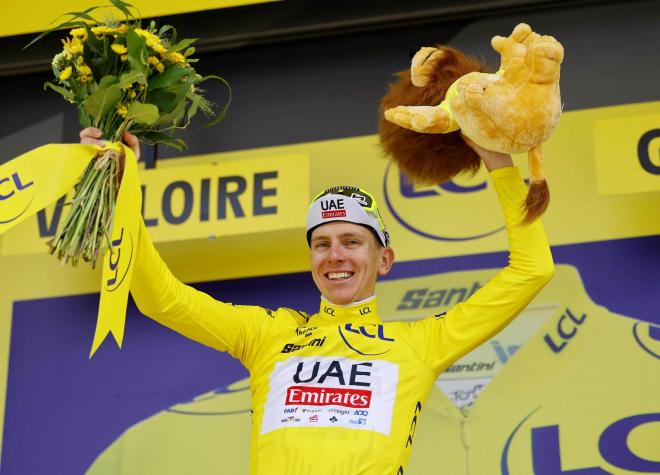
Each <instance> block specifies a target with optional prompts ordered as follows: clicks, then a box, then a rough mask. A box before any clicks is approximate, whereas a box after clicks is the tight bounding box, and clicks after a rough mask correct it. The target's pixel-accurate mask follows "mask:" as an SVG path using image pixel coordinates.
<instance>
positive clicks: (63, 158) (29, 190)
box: [0, 144, 101, 234]
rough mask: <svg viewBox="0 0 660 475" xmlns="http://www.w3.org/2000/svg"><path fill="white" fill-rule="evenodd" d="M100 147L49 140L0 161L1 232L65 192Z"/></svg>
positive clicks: (71, 186)
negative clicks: (11, 158) (2, 163)
mask: <svg viewBox="0 0 660 475" xmlns="http://www.w3.org/2000/svg"><path fill="white" fill-rule="evenodd" d="M100 150H101V149H100V148H99V147H97V146H95V145H72V144H50V145H44V146H43V147H39V148H35V149H34V150H31V151H29V152H27V153H24V154H23V155H20V156H18V157H16V158H14V159H13V160H11V161H9V162H7V163H5V164H4V165H0V234H3V233H4V232H6V231H8V230H10V229H11V228H13V227H14V226H16V225H17V224H18V223H20V222H21V221H23V220H25V219H26V218H29V217H30V216H32V215H33V214H35V213H36V212H37V211H39V210H40V209H42V208H45V207H46V206H48V205H49V204H51V203H53V202H55V201H57V200H58V199H59V198H61V197H62V196H63V195H65V194H66V193H67V192H68V191H69V190H70V189H71V188H73V185H75V184H76V182H77V181H78V179H79V178H80V175H82V172H83V170H84V169H85V167H86V166H87V164H88V163H89V161H90V160H91V159H92V157H94V155H96V153H98V152H99V151H100Z"/></svg>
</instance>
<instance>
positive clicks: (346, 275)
mask: <svg viewBox="0 0 660 475" xmlns="http://www.w3.org/2000/svg"><path fill="white" fill-rule="evenodd" d="M352 275H353V273H352V272H329V273H328V279H330V280H336V279H348V278H350V277H351V276H352Z"/></svg>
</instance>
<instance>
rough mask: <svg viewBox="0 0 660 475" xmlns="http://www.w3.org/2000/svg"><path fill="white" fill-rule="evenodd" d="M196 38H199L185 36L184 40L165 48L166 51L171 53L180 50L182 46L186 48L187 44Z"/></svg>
mask: <svg viewBox="0 0 660 475" xmlns="http://www.w3.org/2000/svg"><path fill="white" fill-rule="evenodd" d="M198 39H199V38H186V39H185V40H181V41H179V42H178V43H177V44H175V45H174V46H170V47H169V48H167V52H168V53H173V52H175V51H180V50H182V49H184V48H187V47H188V46H190V45H191V44H193V43H194V42H195V41H197V40H198Z"/></svg>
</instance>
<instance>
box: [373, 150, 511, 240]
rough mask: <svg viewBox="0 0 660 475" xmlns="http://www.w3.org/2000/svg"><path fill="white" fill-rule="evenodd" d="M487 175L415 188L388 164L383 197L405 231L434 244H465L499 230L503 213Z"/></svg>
mask: <svg viewBox="0 0 660 475" xmlns="http://www.w3.org/2000/svg"><path fill="white" fill-rule="evenodd" d="M488 180H489V178H488V172H487V171H486V170H485V169H481V170H480V171H479V173H477V174H476V175H475V176H474V177H472V178H466V177H457V178H455V179H454V180H452V181H449V182H447V183H442V184H440V185H437V186H434V187H426V188H417V187H415V186H414V185H412V184H411V183H409V182H408V181H407V179H406V177H405V175H403V174H402V173H401V172H399V171H398V170H397V168H396V167H393V166H392V164H391V163H390V164H388V165H387V168H386V170H385V176H384V178H383V194H384V196H385V202H386V204H387V207H388V208H389V210H390V213H392V216H394V218H395V219H396V220H397V221H398V222H399V224H401V225H402V226H403V227H404V228H406V229H408V230H409V231H410V232H412V233H415V234H417V235H419V236H422V237H425V238H428V239H433V240H437V241H467V240H471V239H479V238H482V237H486V236H490V235H491V234H495V233H497V232H499V231H501V230H502V229H504V226H502V212H501V211H500V208H499V204H498V202H497V198H496V196H495V193H494V192H493V190H492V187H490V186H489V185H488Z"/></svg>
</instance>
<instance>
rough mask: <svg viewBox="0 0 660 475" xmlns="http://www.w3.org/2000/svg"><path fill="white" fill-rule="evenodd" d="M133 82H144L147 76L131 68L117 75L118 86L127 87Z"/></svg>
mask: <svg viewBox="0 0 660 475" xmlns="http://www.w3.org/2000/svg"><path fill="white" fill-rule="evenodd" d="M134 82H137V83H139V84H146V82H147V78H146V77H145V76H144V73H141V72H139V71H133V70H131V71H128V72H126V73H123V74H122V75H121V76H119V83H118V84H119V87H120V88H125V87H128V86H130V85H131V84H133V83H134Z"/></svg>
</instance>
